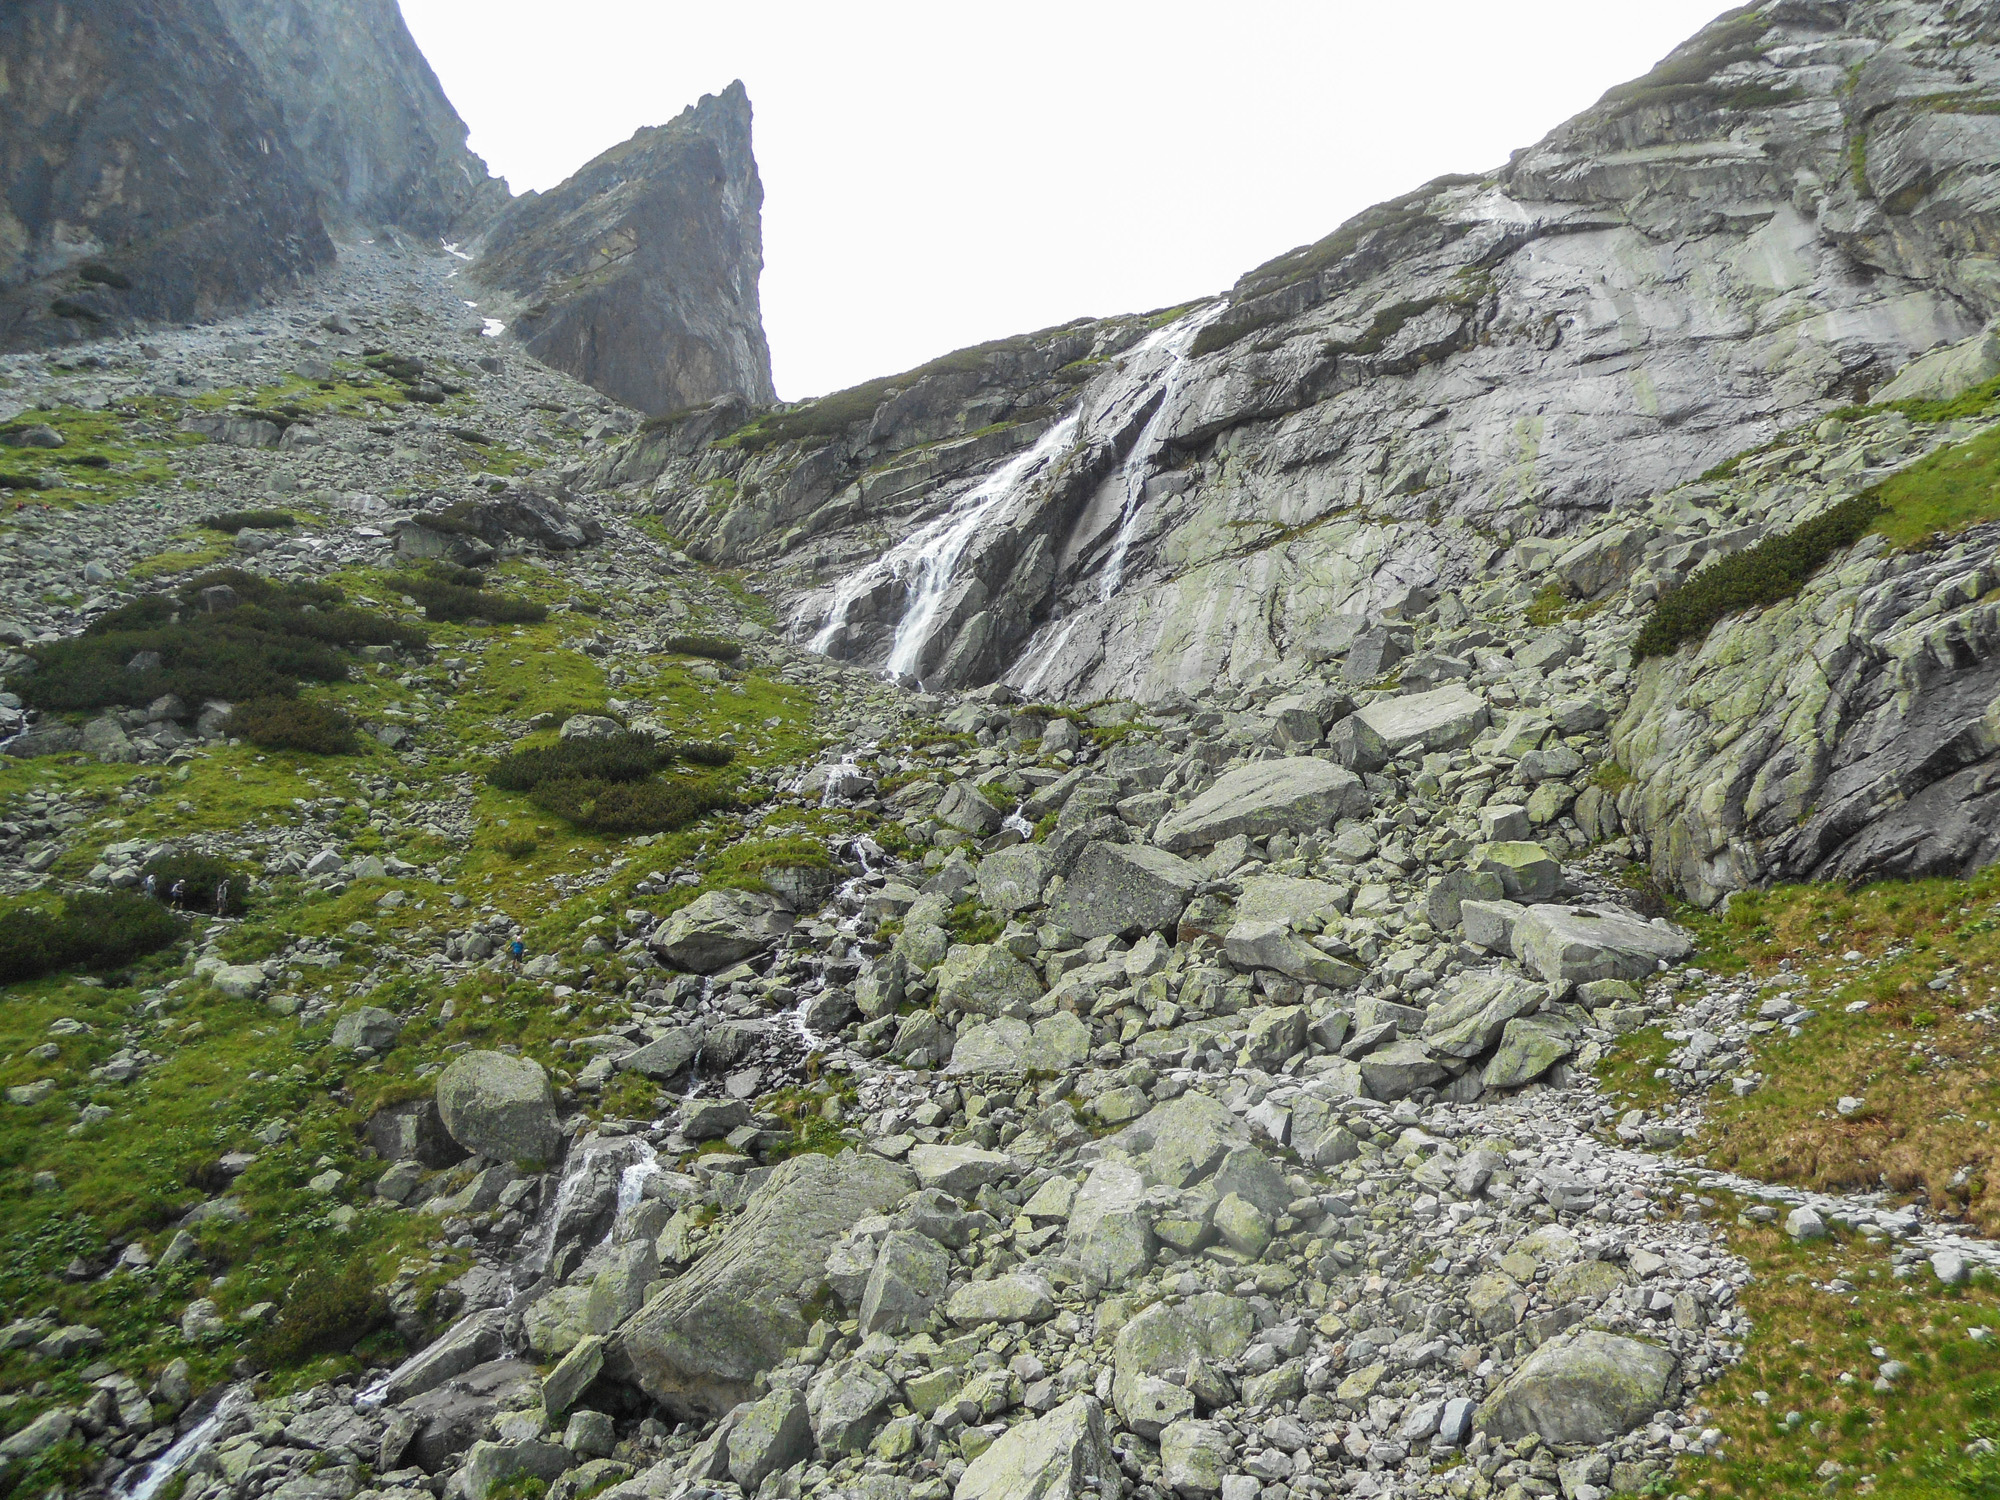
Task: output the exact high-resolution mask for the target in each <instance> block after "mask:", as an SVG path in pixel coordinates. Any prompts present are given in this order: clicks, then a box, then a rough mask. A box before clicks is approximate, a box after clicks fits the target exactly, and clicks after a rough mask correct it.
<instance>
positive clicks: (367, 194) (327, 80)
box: [218, 0, 508, 236]
mask: <svg viewBox="0 0 2000 1500" xmlns="http://www.w3.org/2000/svg"><path fill="white" fill-rule="evenodd" d="M218 9H219V10H220V12H221V15H222V18H223V21H224V22H225V23H226V24H227V26H228V28H229V33H230V35H231V36H232V37H233V38H234V39H235V42H236V44H237V46H238V47H239V48H241V49H242V52H243V55H244V56H245V57H246V58H248V59H249V61H250V63H251V65H252V66H253V67H254V68H255V70H256V72H257V75H258V77H259V78H260V79H261V80H262V83H263V87H264V90H265V92H266V94H267V95H268V96H269V97H270V99H271V100H272V102H273V103H274V105H275V106H276V108H277V110H278V112H279V115H280V117H281V118H282V120H283V122H284V127H285V132H286V135H287V137H288V138H289V140H290V141H291V143H292V146H293V147H294V149H295V151H296V159H297V161H298V163H299V165H300V168H301V170H303V171H304V172H305V173H306V174H307V176H308V177H309V178H310V179H311V180H312V183H313V185H314V187H315V188H316V189H317V191H318V193H319V199H320V206H321V210H322V212H323V213H324V214H325V216H326V218H327V220H328V222H329V223H331V224H335V225H355V226H372V225H377V224H394V225H398V226H400V227H401V228H403V229H406V230H408V231H409V232H411V233H412V234H420V235H445V236H452V235H465V234H470V233H471V232H473V231H474V230H476V229H478V228H479V227H480V225H482V224H483V223H484V222H485V221H486V220H488V219H490V218H491V217H492V216H493V215H494V214H495V213H497V212H499V211H500V209H502V208H504V207H505V206H506V204H507V201H508V194H507V187H506V184H505V183H503V182H500V181H499V180H498V179H496V178H494V177H493V176H492V175H490V174H489V173H488V172H487V170H486V163H485V162H484V161H482V160H481V159H480V158H479V157H478V156H476V155H474V154H473V153H472V152H471V151H468V150H467V149H466V145H465V137H466V127H465V122H464V121H463V120H461V119H460V118H459V117H458V111H457V110H455V109H453V108H452V105H451V101H450V100H449V99H447V98H446V97H445V94H444V90H443V88H442V87H441V86H440V85H439V83H438V80H437V75H436V74H435V73H433V72H432V71H431V67H430V64H429V63H428V62H426V61H425V60H424V55H423V53H422V52H420V51H419V50H418V49H417V44H416V42H415V40H414V39H413V38H412V37H411V36H410V32H409V28H408V27H406V26H405V25H404V24H403V17H402V12H401V11H399V10H398V9H397V7H396V0H311V3H307V0H218Z"/></svg>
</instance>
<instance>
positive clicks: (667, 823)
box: [528, 777, 736, 834]
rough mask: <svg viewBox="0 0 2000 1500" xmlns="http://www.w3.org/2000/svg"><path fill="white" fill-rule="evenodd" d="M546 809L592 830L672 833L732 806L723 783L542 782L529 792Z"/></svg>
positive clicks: (614, 832)
mask: <svg viewBox="0 0 2000 1500" xmlns="http://www.w3.org/2000/svg"><path fill="white" fill-rule="evenodd" d="M528 795H529V798H530V800H531V801H533V802H534V804H535V805H536V806H537V807H541V808H545V809H546V810H548V811H549V812H552V813H554V814H555V815H556V816H557V817H560V818H564V819H566V820H568V821H569V822H570V823H572V824H574V825H575V826H576V827H578V828H582V829H585V830H587V831H588V832H591V833H611V834H636V833H672V832H674V831H675V830H676V829H680V828H685V827H687V825H688V824H690V823H692V822H694V821H695V820H696V819H698V818H703V817H706V816H707V815H708V814H709V813H712V812H721V811H724V810H726V809H728V808H732V807H734V806H735V805H736V799H735V798H734V797H732V796H731V795H730V794H729V791H728V789H727V788H725V787H723V786H720V785H718V784H716V783H713V782H705V781H588V780H584V779H582V778H580V777H563V778H561V779H558V780H554V781H544V782H542V783H541V784H540V785H538V786H537V787H536V788H535V789H534V790H533V791H532V792H530V793H529V794H528Z"/></svg>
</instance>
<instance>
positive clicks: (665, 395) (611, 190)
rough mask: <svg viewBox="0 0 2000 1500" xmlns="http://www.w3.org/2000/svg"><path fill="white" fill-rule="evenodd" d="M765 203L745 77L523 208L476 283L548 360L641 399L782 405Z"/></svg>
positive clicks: (642, 404)
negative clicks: (775, 372)
mask: <svg viewBox="0 0 2000 1500" xmlns="http://www.w3.org/2000/svg"><path fill="white" fill-rule="evenodd" d="M763 203H764V185H763V183H762V181H761V180H760V179H759V178H758V176H757V162H756V159H755V158H754V157H753V156H752V155H751V150H750V97H749V95H748V94H747V93H746V92H745V91H744V88H743V85H742V84H741V83H740V82H739V83H733V84H731V85H730V86H729V87H728V88H726V89H724V90H723V91H722V93H720V94H710V95H704V96H703V98H702V100H701V102H700V103H698V104H696V105H694V106H692V107H691V108H689V109H687V110H685V111H683V112H682V114H681V115H680V116H679V117H678V118H677V119H675V120H672V121H670V122H669V123H668V124H665V125H661V126H656V127H653V128H650V129H646V130H641V131H640V132H639V133H638V134H637V135H635V136H633V137H632V139H630V140H629V141H626V142H625V143H624V144H623V145H620V146H615V147H613V148H612V149H611V150H609V151H607V152H605V153H604V154H603V155H602V156H600V157H598V158H597V159H596V160H595V161H593V162H591V163H590V164H589V165H588V166H586V167H584V168H583V170H581V171H580V172H578V173H577V174H576V175H575V176H574V177H572V178H570V179H569V180H568V181H567V182H565V183H563V184H562V185H561V186H560V187H557V188H555V189H553V190H552V191H550V192H547V193H540V194H537V193H528V194H524V195H523V196H522V197H521V198H519V199H517V200H515V202H514V203H513V204H512V205H511V206H510V207H509V208H508V209H507V211H506V212H505V213H503V214H502V215H501V216H500V218H499V219H498V220H497V221H496V222H495V223H494V224H493V225H492V226H491V228H489V229H488V230H487V231H486V233H485V234H484V235H483V236H482V237H481V239H480V241H479V245H478V248H479V252H480V253H479V258H478V261H477V263H476V264H475V265H474V266H473V268H472V275H473V278H474V279H475V280H476V281H478V282H479V283H481V284H482V285H484V286H485V287H487V288H490V289H491V290H492V292H493V293H495V294H496V296H497V297H498V299H499V300H498V301H496V302H493V303H489V304H488V307H487V310H488V311H491V312H493V313H495V314H496V315H498V316H500V317H502V318H503V319H505V320H506V321H507V323H508V324H509V326H510V329H511V331H512V332H513V334H514V335H515V336H516V337H517V338H519V339H520V340H521V341H522V342H523V343H524V344H525V345H526V346H527V348H528V350H529V352H530V353H532V354H533V355H534V356H535V357H536V358H537V359H539V360H541V361H542V362H543V363H544V364H548V365H551V366H553V367H554V368H556V369H558V370H562V371H564V372H566V373H568V374H571V375H574V376H576V377H577V378H578V379H579V380H583V381H586V382H588V383H589V384H590V385H592V386H595V387H596V388H597V389H598V390H600V391H602V392H604V393H605V394H606V395H608V396H610V397H612V398H613V399H615V400H618V401H622V402H624V403H625V404H626V405H628V406H634V407H637V408H638V409H639V410H641V411H644V412H648V413H653V414H658V413H663V412H670V411H677V410H680V409H683V408H686V407H692V406H696V405H700V404H702V403H704V402H708V401H712V400H715V399H716V398H718V397H723V396H741V397H746V398H748V399H750V400H752V401H759V402H768V401H770V400H771V399H772V397H773V391H772V386H771V356H770V350H769V349H768V347H767V346H766V344H765V342H764V325H763V317H762V313H761V311H760V309H759V306H758V301H757V280H758V277H759V276H760V275H761V274H762V273H763V267H764V237H763V221H762V209H763Z"/></svg>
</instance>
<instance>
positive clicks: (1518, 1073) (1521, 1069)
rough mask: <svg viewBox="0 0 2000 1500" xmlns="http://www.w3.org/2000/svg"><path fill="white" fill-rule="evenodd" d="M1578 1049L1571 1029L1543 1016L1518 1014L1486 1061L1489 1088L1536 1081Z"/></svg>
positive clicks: (1486, 1081)
mask: <svg viewBox="0 0 2000 1500" xmlns="http://www.w3.org/2000/svg"><path fill="white" fill-rule="evenodd" d="M1575 1050H1576V1042H1575V1040H1574V1034H1573V1032H1572V1031H1571V1029H1570V1028H1569V1027H1568V1026H1567V1025H1566V1024H1564V1023H1563V1022H1560V1021H1556V1020H1546V1019H1544V1018H1542V1017H1540V1016H1516V1017H1515V1018H1514V1019H1513V1020H1511V1021H1509V1022H1508V1023H1507V1029H1506V1030H1505V1031H1504V1032H1502V1033H1501V1036H1500V1046H1499V1048H1498V1049H1497V1050H1496V1051H1495V1052H1494V1054H1493V1056H1492V1059H1491V1060H1490V1061H1489V1062H1488V1063H1487V1064H1486V1070H1485V1072H1484V1073H1483V1074H1482V1075H1481V1080H1482V1081H1483V1082H1484V1083H1485V1085H1486V1087H1488V1088H1489V1089H1515V1088H1519V1087H1520V1086H1521V1085H1522V1084H1524V1083H1533V1082H1534V1081H1535V1080H1536V1079H1537V1078H1540V1077H1541V1076H1542V1075H1543V1074H1544V1073H1546V1072H1548V1070H1549V1069H1550V1068H1553V1067H1554V1066H1555V1065H1556V1064H1557V1063H1559V1062H1561V1061H1562V1060H1563V1059H1564V1058H1565V1057H1568V1056H1569V1055H1570V1054H1571V1053H1572V1052H1574V1051H1575Z"/></svg>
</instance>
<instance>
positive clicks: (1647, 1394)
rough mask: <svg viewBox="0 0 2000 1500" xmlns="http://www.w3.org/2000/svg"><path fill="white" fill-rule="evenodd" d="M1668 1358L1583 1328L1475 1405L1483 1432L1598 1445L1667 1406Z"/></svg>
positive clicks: (1650, 1347)
mask: <svg viewBox="0 0 2000 1500" xmlns="http://www.w3.org/2000/svg"><path fill="white" fill-rule="evenodd" d="M1677 1369H1678V1366H1677V1362H1676V1361H1675V1359H1674V1356H1673V1355H1672V1354H1670V1353H1668V1352H1667V1351H1666V1350H1665V1349H1662V1348H1659V1347H1658V1346H1657V1345H1654V1344H1642V1343H1640V1342H1639V1341H1638V1340H1637V1339H1628V1338H1620V1337H1619V1336H1618V1335H1616V1334H1611V1333H1603V1332H1600V1331H1598V1330H1596V1329H1588V1330H1585V1331H1584V1332H1582V1333H1577V1334H1573V1335H1571V1336H1569V1337H1567V1338H1563V1339H1558V1340H1556V1341H1554V1342H1552V1343H1547V1344H1544V1345H1543V1346H1542V1347H1541V1348H1539V1349H1537V1350H1536V1351H1535V1352H1534V1353H1533V1354H1531V1355H1529V1356H1528V1358H1527V1359H1526V1360H1524V1361H1522V1363H1521V1366H1520V1368H1519V1369H1517V1370H1515V1371H1514V1373H1513V1374H1512V1375H1510V1376H1508V1377H1507V1379H1506V1380H1505V1381H1504V1382H1502V1384H1501V1386H1500V1389H1499V1390H1497V1391H1495V1392H1494V1393H1493V1394H1492V1395H1491V1396H1489V1397H1487V1398H1486V1401H1485V1403H1484V1404H1483V1405H1481V1406H1480V1408H1479V1412H1478V1416H1477V1418H1476V1422H1477V1425H1478V1428H1479V1430H1480V1431H1481V1432H1485V1433H1489V1434H1491V1435H1492V1436H1493V1437H1495V1438H1499V1439H1501V1440H1503V1441H1506V1442H1513V1441H1514V1440H1516V1439H1517V1438H1522V1437H1526V1436H1527V1435H1528V1434H1529V1433H1531V1432H1533V1433H1539V1434H1540V1435H1541V1438H1542V1441H1543V1442H1546V1443H1602V1442H1606V1441H1608V1440H1609V1439H1611V1438H1615V1437H1619V1436H1621V1435H1623V1434H1624V1433H1627V1432H1630V1431H1631V1430H1632V1429H1633V1428H1634V1427H1636V1426H1638V1425H1639V1424H1640V1423H1641V1422H1643V1421H1645V1420H1646V1418H1648V1417H1650V1416H1651V1415H1652V1414H1653V1413H1654V1412H1656V1411H1658V1410H1659V1409H1660V1408H1661V1407H1662V1406H1664V1405H1666V1404H1667V1402H1668V1400H1669V1396H1670V1392H1671V1390H1672V1388H1673V1387H1674V1385H1675V1383H1676V1378H1677Z"/></svg>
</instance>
